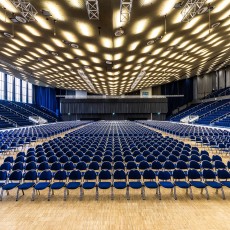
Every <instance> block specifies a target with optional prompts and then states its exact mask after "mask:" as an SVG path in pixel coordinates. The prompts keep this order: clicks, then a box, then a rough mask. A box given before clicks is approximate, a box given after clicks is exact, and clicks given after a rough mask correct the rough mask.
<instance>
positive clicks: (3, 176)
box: [0, 162, 8, 198]
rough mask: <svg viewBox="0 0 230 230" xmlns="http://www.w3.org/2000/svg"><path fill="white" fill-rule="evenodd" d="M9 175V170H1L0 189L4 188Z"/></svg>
mask: <svg viewBox="0 0 230 230" xmlns="http://www.w3.org/2000/svg"><path fill="white" fill-rule="evenodd" d="M5 163H8V162H5ZM7 177H8V174H7V171H0V189H1V188H2V186H4V185H5V184H6V181H7ZM1 198H2V197H1Z"/></svg>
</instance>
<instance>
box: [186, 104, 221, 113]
mask: <svg viewBox="0 0 230 230" xmlns="http://www.w3.org/2000/svg"><path fill="white" fill-rule="evenodd" d="M216 103H217V101H214V102H211V103H210V104H208V105H206V106H204V107H202V108H200V109H199V110H197V111H195V112H193V113H191V114H190V115H195V114H194V113H197V112H199V111H202V110H204V109H205V108H208V107H210V106H212V105H214V104H216Z"/></svg>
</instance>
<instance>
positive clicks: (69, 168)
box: [0, 121, 230, 200]
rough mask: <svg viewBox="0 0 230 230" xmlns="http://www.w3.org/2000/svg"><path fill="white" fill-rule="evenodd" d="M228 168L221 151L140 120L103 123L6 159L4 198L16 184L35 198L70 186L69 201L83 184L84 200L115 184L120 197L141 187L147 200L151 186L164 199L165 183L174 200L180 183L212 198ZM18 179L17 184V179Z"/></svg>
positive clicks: (181, 185)
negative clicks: (157, 129) (204, 148)
mask: <svg viewBox="0 0 230 230" xmlns="http://www.w3.org/2000/svg"><path fill="white" fill-rule="evenodd" d="M217 161H218V162H217ZM228 167H230V163H229V164H228V165H225V164H224V163H223V162H222V159H221V157H219V156H213V157H212V158H211V157H209V153H208V152H207V151H199V149H198V148H197V147H191V146H190V145H189V144H185V143H184V142H182V141H178V140H176V139H174V138H171V137H168V136H165V137H163V136H162V134H160V133H158V132H155V131H151V130H150V129H148V128H145V127H143V126H140V125H138V124H136V123H133V122H128V121H125V122H97V123H92V124H89V125H87V126H85V127H83V128H81V129H78V130H75V131H73V132H71V133H68V134H66V135H65V136H64V137H63V138H61V137H58V138H54V139H53V140H49V141H47V142H44V143H43V144H41V145H37V146H36V147H35V148H30V149H28V151H27V153H18V154H17V157H16V159H13V158H12V157H11V158H8V159H7V158H6V159H5V160H4V163H3V164H2V165H1V166H0V177H1V178H3V179H2V181H3V184H2V185H1V186H2V193H1V197H0V199H2V198H3V193H4V191H5V190H11V189H13V188H16V189H17V190H18V192H17V198H16V200H18V199H19V192H20V191H21V190H22V189H23V188H25V186H27V185H28V187H26V188H27V189H29V188H32V190H33V192H32V200H34V199H35V191H36V190H44V189H49V193H48V200H50V199H51V190H56V189H63V190H64V192H63V193H64V199H65V200H66V199H67V196H68V194H69V190H74V189H79V191H80V198H81V199H82V198H83V195H84V190H90V189H93V190H95V192H96V199H99V194H100V191H99V190H101V189H104V190H107V189H109V190H111V199H114V198H115V191H114V190H115V189H120V190H122V189H123V190H125V191H126V197H127V199H129V198H130V189H139V190H140V195H141V196H142V198H143V199H145V188H150V189H155V190H156V193H157V195H158V197H159V199H161V198H162V191H161V187H164V188H167V189H170V190H172V192H173V195H174V199H177V194H176V190H177V189H178V188H180V189H189V190H190V198H191V199H193V193H192V188H193V187H196V188H201V189H203V188H205V190H206V195H207V199H208V198H209V193H208V188H215V189H220V190H221V191H222V197H223V199H225V195H224V190H223V187H229V186H228V183H225V182H222V181H226V179H229V178H230V176H229V172H228V171H227V170H226V169H227V168H228ZM1 170H2V171H3V170H4V171H6V172H7V174H8V176H6V175H5V174H4V173H2V175H1V172H2V171H1ZM16 171H17V172H20V173H15V172H16ZM31 171H33V173H29V172H31ZM15 174H17V175H15ZM22 175H24V179H23V176H22ZM213 175H214V177H216V175H217V176H218V177H219V179H221V181H220V182H218V181H216V179H215V178H213ZM7 177H8V178H9V180H7V179H6V178H7ZM13 179H14V180H17V181H16V183H17V184H11V183H12V182H11V180H13ZM30 179H31V181H32V182H31V183H30V184H26V183H28V181H29V180H30ZM209 179H212V181H213V183H211V182H210V181H209Z"/></svg>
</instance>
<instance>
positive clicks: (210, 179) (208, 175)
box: [203, 169, 225, 199]
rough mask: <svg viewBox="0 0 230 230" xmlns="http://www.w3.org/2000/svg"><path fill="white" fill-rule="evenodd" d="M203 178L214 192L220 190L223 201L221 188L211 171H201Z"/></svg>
mask: <svg viewBox="0 0 230 230" xmlns="http://www.w3.org/2000/svg"><path fill="white" fill-rule="evenodd" d="M203 178H204V180H205V183H206V184H207V185H208V186H209V187H211V188H214V189H216V191H218V189H220V190H221V192H222V198H223V199H225V195H224V189H223V186H222V184H221V183H220V182H218V181H217V180H216V174H215V173H214V172H213V171H212V170H211V169H204V170H203Z"/></svg>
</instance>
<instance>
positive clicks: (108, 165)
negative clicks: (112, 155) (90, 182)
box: [101, 161, 112, 171]
mask: <svg viewBox="0 0 230 230" xmlns="http://www.w3.org/2000/svg"><path fill="white" fill-rule="evenodd" d="M106 169H107V170H109V171H111V170H112V164H111V162H108V161H104V162H102V164H101V170H106Z"/></svg>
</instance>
